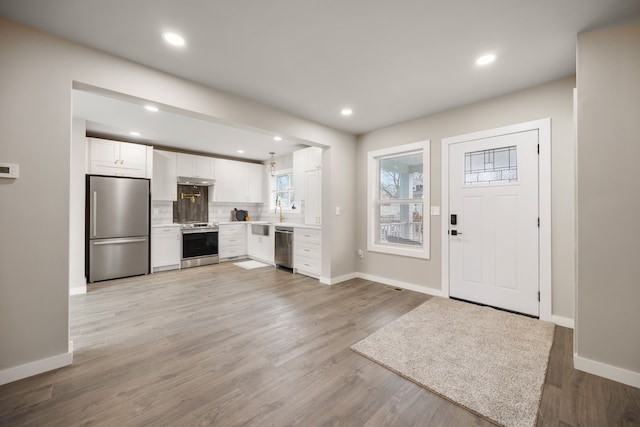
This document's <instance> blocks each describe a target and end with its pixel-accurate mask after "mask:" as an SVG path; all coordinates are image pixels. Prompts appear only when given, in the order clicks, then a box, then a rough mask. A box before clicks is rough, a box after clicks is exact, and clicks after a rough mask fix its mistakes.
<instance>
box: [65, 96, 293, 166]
mask: <svg viewBox="0 0 640 427" xmlns="http://www.w3.org/2000/svg"><path fill="white" fill-rule="evenodd" d="M135 101H136V102H132V101H131V100H128V101H125V100H122V99H117V98H114V97H109V96H104V95H102V94H96V93H92V92H86V91H80V90H74V91H73V116H74V117H75V118H79V119H83V120H86V121H87V131H88V133H89V134H90V135H93V136H99V137H106V138H115V139H117V140H124V141H131V142H140V143H148V144H151V145H154V146H165V147H172V148H176V149H179V150H181V151H192V152H199V153H206V154H215V155H217V156H220V157H233V158H237V159H244V160H252V161H264V160H267V159H269V157H270V156H269V152H271V151H273V152H275V153H276V156H277V157H280V156H283V155H287V154H289V153H291V152H292V151H294V150H297V149H300V148H302V147H303V145H300V144H299V143H298V142H297V141H291V140H289V139H287V138H283V139H282V141H275V140H274V139H273V138H274V136H276V135H274V134H273V133H269V132H266V131H265V132H262V131H259V130H255V131H254V130H247V129H238V128H235V127H231V126H227V125H222V124H219V123H216V122H214V121H212V120H207V119H205V118H202V119H198V118H194V117H191V116H188V115H186V114H179V113H176V112H174V111H169V110H168V108H166V107H165V106H162V105H158V104H151V103H148V102H143V101H142V100H135ZM145 105H153V106H156V107H158V111H157V112H150V111H147V110H146V109H145V108H144V106H145ZM172 110H173V109H172ZM134 131H135V132H138V133H140V136H137V137H134V136H132V135H130V132H134ZM238 150H243V151H244V153H238Z"/></svg>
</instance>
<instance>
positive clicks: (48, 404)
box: [0, 263, 640, 426]
mask: <svg viewBox="0 0 640 427" xmlns="http://www.w3.org/2000/svg"><path fill="white" fill-rule="evenodd" d="M428 298H429V297H428V296H426V295H422V294H418V293H414V292H410V291H396V290H394V289H393V288H391V287H387V286H384V285H380V284H374V283H372V282H368V281H365V280H361V279H355V280H351V281H349V282H345V283H342V284H339V285H334V286H324V285H320V284H319V283H318V281H316V280H313V279H310V278H307V277H304V276H300V275H293V274H290V273H287V272H284V271H280V270H276V269H273V268H260V269H255V270H248V271H247V270H243V269H241V268H238V267H236V266H233V265H232V264H231V263H224V264H220V265H214V266H207V267H199V268H193V269H189V270H183V271H179V272H166V273H157V274H154V275H150V276H142V277H137V278H131V279H122V280H115V281H109V282H105V283H102V284H98V285H93V286H91V287H90V291H89V293H88V294H86V295H80V296H74V297H71V319H70V320H71V338H72V339H73V340H74V347H75V352H74V363H73V365H72V366H70V367H66V368H62V369H59V370H56V371H53V372H50V373H46V374H42V375H39V376H36V377H33V378H28V379H25V380H22V381H17V382H15V383H11V384H7V385H4V386H1V387H0V425H1V426H89V425H91V426H146V425H149V426H206V425H216V426H236V425H254V426H490V425H492V424H491V423H489V422H487V421H485V420H483V419H482V418H479V417H477V416H475V415H473V414H472V413H470V412H468V411H466V410H464V409H462V408H460V407H458V406H456V405H455V404H453V403H451V402H449V401H447V400H445V399H443V398H441V397H439V396H437V395H434V394H433V393H430V392H428V391H426V390H424V389H423V388H421V387H419V386H417V385H415V384H413V383H412V382H410V381H407V380H405V379H403V378H401V377H399V376H398V375H396V374H394V373H392V372H390V371H388V370H387V369H385V368H382V367H381V366H379V365H377V364H375V363H373V362H371V361H369V360H368V359H365V358H364V357H361V356H359V355H357V354H356V353H354V352H352V351H350V350H349V347H350V346H351V345H352V344H354V343H355V342H357V341H359V340H361V339H363V338H364V337H366V336H368V335H369V334H371V333H372V332H374V331H376V330H378V329H379V328H381V327H382V326H384V325H386V324H387V323H389V322H392V321H393V320H395V319H397V318H398V317H400V316H401V315H403V314H404V313H406V312H408V311H410V310H411V309H413V308H415V307H417V306H418V305H420V304H421V303H423V302H424V301H426V300H427V299H428ZM571 342H572V332H571V330H569V329H565V328H557V329H556V336H555V340H554V344H553V348H552V351H551V357H550V364H549V370H548V373H547V380H546V383H545V388H544V393H543V399H542V404H541V412H540V416H539V419H538V425H539V426H607V425H615V426H618V425H620V426H626V425H640V390H638V389H635V388H632V387H627V386H624V385H621V384H618V383H614V382H612V381H608V380H604V379H601V378H598V377H595V376H592V375H589V374H585V373H581V372H578V371H576V370H574V369H573V366H572V344H571Z"/></svg>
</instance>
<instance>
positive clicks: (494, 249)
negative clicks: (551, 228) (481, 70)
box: [447, 129, 540, 316]
mask: <svg viewBox="0 0 640 427" xmlns="http://www.w3.org/2000/svg"><path fill="white" fill-rule="evenodd" d="M448 214H449V216H448V218H447V220H448V222H449V236H448V239H449V289H450V296H452V297H456V298H460V299H464V300H469V301H474V302H479V303H482V304H487V305H491V306H495V307H500V308H505V309H508V310H512V311H516V312H520V313H525V314H529V315H533V316H538V315H539V314H540V310H539V293H538V292H539V259H538V254H539V250H538V249H539V222H538V218H539V213H538V130H537V129H536V130H529V131H523V132H517V133H510V134H504V135H499V136H493V137H488V138H482V139H476V140H470V141H465V142H460V143H454V144H451V145H449V212H448ZM454 223H455V224H454Z"/></svg>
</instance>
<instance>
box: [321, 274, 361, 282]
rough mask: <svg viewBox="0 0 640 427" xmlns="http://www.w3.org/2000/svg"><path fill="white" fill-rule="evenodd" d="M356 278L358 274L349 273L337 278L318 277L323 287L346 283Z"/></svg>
mask: <svg viewBox="0 0 640 427" xmlns="http://www.w3.org/2000/svg"><path fill="white" fill-rule="evenodd" d="M357 277H358V273H349V274H345V275H343V276H338V277H320V283H322V284H323V285H336V284H338V283H342V282H346V281H347V280H351V279H355V278H357Z"/></svg>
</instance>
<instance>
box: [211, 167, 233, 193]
mask: <svg viewBox="0 0 640 427" xmlns="http://www.w3.org/2000/svg"><path fill="white" fill-rule="evenodd" d="M234 163H235V162H234V161H232V160H227V159H214V164H215V167H214V170H215V179H216V185H215V186H214V187H213V199H210V200H212V201H214V202H235V201H236V200H234V192H235V188H234V185H235V173H236V172H235V169H234Z"/></svg>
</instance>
